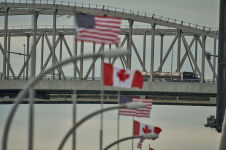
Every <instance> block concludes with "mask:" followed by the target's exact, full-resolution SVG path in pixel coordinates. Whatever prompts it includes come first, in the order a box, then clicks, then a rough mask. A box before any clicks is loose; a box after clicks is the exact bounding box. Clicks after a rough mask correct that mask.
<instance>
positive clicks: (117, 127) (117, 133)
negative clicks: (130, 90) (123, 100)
mask: <svg viewBox="0 0 226 150" xmlns="http://www.w3.org/2000/svg"><path fill="white" fill-rule="evenodd" d="M118 104H119V105H120V91H118ZM117 121H118V125H117V128H118V133H117V140H119V110H118V120H117ZM117 150H119V143H118V144H117Z"/></svg>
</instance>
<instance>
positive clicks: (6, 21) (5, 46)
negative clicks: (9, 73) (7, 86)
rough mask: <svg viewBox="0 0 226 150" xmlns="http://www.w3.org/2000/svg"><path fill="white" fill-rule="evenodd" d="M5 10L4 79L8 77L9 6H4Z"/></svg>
mask: <svg viewBox="0 0 226 150" xmlns="http://www.w3.org/2000/svg"><path fill="white" fill-rule="evenodd" d="M4 11H5V26H4V30H5V32H4V56H3V80H5V79H6V51H7V31H8V11H9V8H8V7H7V6H5V7H4Z"/></svg>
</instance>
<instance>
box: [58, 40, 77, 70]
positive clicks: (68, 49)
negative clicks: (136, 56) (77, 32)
mask: <svg viewBox="0 0 226 150" xmlns="http://www.w3.org/2000/svg"><path fill="white" fill-rule="evenodd" d="M62 39H63V41H64V44H65V46H66V49H67V51H68V54H69V55H70V57H71V58H73V55H72V53H71V50H70V48H69V46H68V44H67V41H66V39H65V38H64V36H63V38H62ZM73 64H74V65H75V69H76V71H77V72H78V74H80V71H79V69H78V66H77V64H76V63H75V62H73Z"/></svg>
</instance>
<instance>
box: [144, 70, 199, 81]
mask: <svg viewBox="0 0 226 150" xmlns="http://www.w3.org/2000/svg"><path fill="white" fill-rule="evenodd" d="M142 75H143V78H144V81H148V80H149V78H150V72H142ZM153 78H154V81H166V82H183V81H186V82H188V81H190V82H200V78H199V77H198V74H196V73H194V72H185V71H184V72H172V73H171V72H154V74H153Z"/></svg>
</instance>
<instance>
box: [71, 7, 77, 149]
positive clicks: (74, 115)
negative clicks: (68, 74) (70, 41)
mask: <svg viewBox="0 0 226 150" xmlns="http://www.w3.org/2000/svg"><path fill="white" fill-rule="evenodd" d="M74 15H75V17H74V22H75V24H76V4H75V7H74ZM75 26H76V25H75ZM76 36H77V32H76V29H75V40H76ZM75 40H74V50H75V56H74V57H76V56H77V42H76V41H75ZM75 44H76V45H75ZM76 64H77V63H76ZM74 81H75V82H76V66H74ZM72 101H73V108H72V109H73V118H72V120H73V125H74V126H75V124H76V105H77V92H76V89H74V90H73V98H72ZM72 150H76V130H75V131H74V132H73V135H72Z"/></svg>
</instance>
